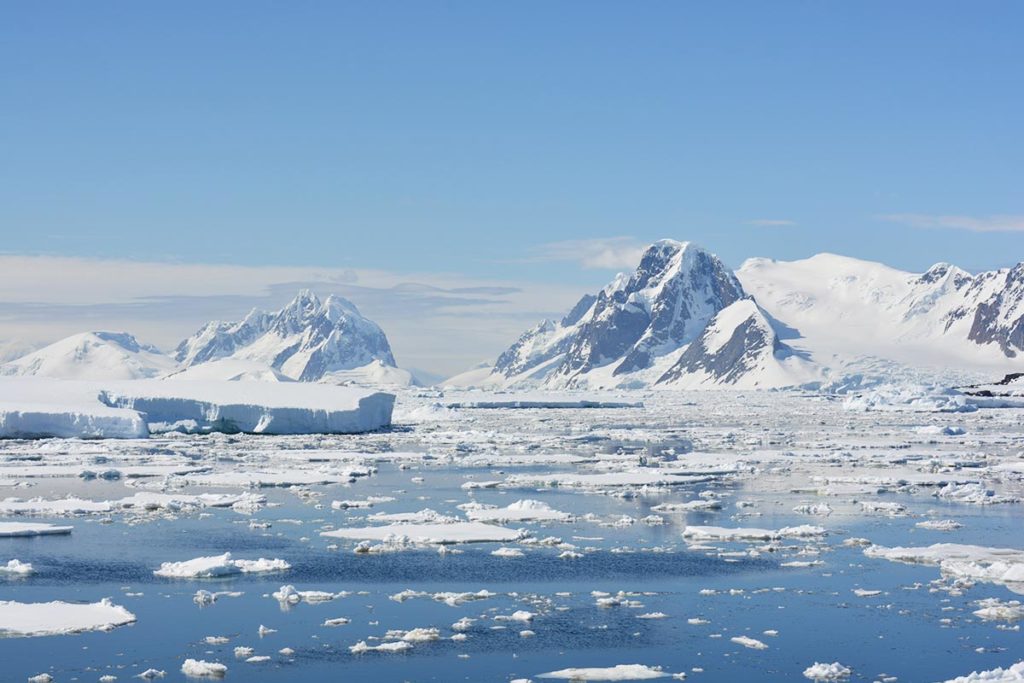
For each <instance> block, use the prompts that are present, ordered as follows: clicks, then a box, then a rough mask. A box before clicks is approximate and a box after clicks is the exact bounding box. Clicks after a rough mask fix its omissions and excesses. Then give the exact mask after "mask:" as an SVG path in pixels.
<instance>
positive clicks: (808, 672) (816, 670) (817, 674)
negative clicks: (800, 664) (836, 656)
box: [804, 662, 852, 681]
mask: <svg viewBox="0 0 1024 683" xmlns="http://www.w3.org/2000/svg"><path fill="white" fill-rule="evenodd" d="M851 673H852V672H851V671H850V669H849V667H845V666H843V665H842V664H840V663H839V662H832V663H830V664H825V663H822V662H815V663H814V664H812V665H810V666H809V667H807V668H806V669H804V678H809V679H811V680H812V681H838V680H840V679H843V678H849V677H850V674H851Z"/></svg>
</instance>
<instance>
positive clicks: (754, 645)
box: [729, 636, 768, 650]
mask: <svg viewBox="0 0 1024 683" xmlns="http://www.w3.org/2000/svg"><path fill="white" fill-rule="evenodd" d="M729 640H731V641H732V642H734V643H736V644H737V645H742V646H743V647H749V648H750V649H751V650H767V649H768V646H767V645H765V644H764V643H762V642H761V641H760V640H758V639H757V638H751V637H750V636H734V637H732V638H730V639H729Z"/></svg>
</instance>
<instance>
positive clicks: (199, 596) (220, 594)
mask: <svg viewBox="0 0 1024 683" xmlns="http://www.w3.org/2000/svg"><path fill="white" fill-rule="evenodd" d="M242 595H244V593H242V592H240V591H216V592H211V591H207V590H197V591H196V594H195V595H193V596H192V602H194V603H196V604H197V605H199V606H200V607H206V606H207V605H212V604H213V603H215V602H217V600H219V599H220V598H240V597H242Z"/></svg>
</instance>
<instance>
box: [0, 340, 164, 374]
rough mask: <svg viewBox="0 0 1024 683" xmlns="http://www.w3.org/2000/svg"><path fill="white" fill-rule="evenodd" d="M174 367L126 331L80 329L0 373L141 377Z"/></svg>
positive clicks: (0, 370)
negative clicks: (86, 330) (80, 331)
mask: <svg viewBox="0 0 1024 683" xmlns="http://www.w3.org/2000/svg"><path fill="white" fill-rule="evenodd" d="M175 367H177V363H176V362H175V361H174V359H173V358H171V357H170V356H168V355H166V354H164V353H163V352H161V351H160V350H159V349H157V348H156V347H154V346H148V345H146V344H140V343H139V342H138V341H137V340H136V339H135V337H133V336H132V335H130V334H128V333H127V332H83V333H81V334H75V335H72V336H70V337H67V338H65V339H61V340H60V341H57V342H54V343H53V344H50V345H49V346H46V347H44V348H42V349H39V350H38V351H34V352H32V353H30V354H28V355H27V356H24V357H22V358H18V359H17V360H13V361H10V362H8V363H5V364H3V365H0V375H18V376H36V377H52V378H56V379H93V380H110V379H122V380H124V379H144V378H147V377H158V376H160V375H163V374H165V373H167V372H170V371H172V370H173V369H174V368H175Z"/></svg>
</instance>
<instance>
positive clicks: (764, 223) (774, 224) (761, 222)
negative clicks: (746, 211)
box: [747, 218, 797, 228]
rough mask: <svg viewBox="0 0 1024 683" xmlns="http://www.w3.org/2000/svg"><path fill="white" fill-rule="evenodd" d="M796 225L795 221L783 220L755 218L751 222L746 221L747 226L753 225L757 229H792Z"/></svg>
mask: <svg viewBox="0 0 1024 683" xmlns="http://www.w3.org/2000/svg"><path fill="white" fill-rule="evenodd" d="M796 224H797V223H796V221H790V220H786V219H784V218H755V219H754V220H752V221H747V225H755V226H757V227H759V228H792V227H795V226H796Z"/></svg>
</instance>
